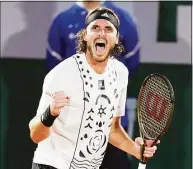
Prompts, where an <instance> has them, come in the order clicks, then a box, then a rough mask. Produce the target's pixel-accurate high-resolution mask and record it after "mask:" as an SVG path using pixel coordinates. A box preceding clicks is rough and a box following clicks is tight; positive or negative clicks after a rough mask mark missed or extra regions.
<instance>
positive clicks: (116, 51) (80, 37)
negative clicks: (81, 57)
mask: <svg viewBox="0 0 193 169" xmlns="http://www.w3.org/2000/svg"><path fill="white" fill-rule="evenodd" d="M96 11H104V12H107V13H110V14H112V15H113V16H114V17H115V18H116V19H117V21H118V25H120V21H119V18H118V16H117V15H116V14H115V12H114V11H113V10H111V9H108V8H105V7H98V8H95V9H94V10H92V11H91V12H90V13H88V15H87V17H86V19H87V18H88V17H89V16H90V15H91V14H93V13H94V12H96ZM85 34H86V29H82V30H81V31H79V32H78V33H77V34H76V36H75V37H76V52H77V53H83V52H84V53H86V50H87V43H86V41H84V36H85ZM122 52H124V46H123V45H122V43H121V37H120V36H119V42H118V44H115V46H114V48H113V49H112V50H111V52H110V56H113V57H115V58H118V57H119V56H120V55H121V53H122Z"/></svg>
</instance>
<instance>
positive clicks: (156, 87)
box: [139, 76, 171, 138]
mask: <svg viewBox="0 0 193 169" xmlns="http://www.w3.org/2000/svg"><path fill="white" fill-rule="evenodd" d="M169 93H170V92H169V89H168V87H167V85H166V83H165V81H164V80H163V79H161V78H159V77H156V76H154V77H151V78H150V79H149V80H148V81H147V83H146V84H145V86H144V87H143V90H142V93H141V98H140V106H139V110H140V112H139V116H140V120H141V123H142V125H143V130H144V132H145V133H144V134H146V137H148V138H155V137H157V136H158V135H160V134H161V133H162V131H163V130H164V128H165V127H166V125H167V122H168V119H169V118H170V109H171V104H170V102H171V98H170V94H169ZM159 98H164V103H165V104H166V105H165V110H164V112H161V111H162V110H161V109H162V104H164V103H163V100H162V101H161V103H160V100H159ZM156 101H157V102H156ZM158 101H159V103H158ZM155 102H156V103H155ZM147 107H148V110H147ZM147 112H148V113H147ZM160 113H162V114H160Z"/></svg>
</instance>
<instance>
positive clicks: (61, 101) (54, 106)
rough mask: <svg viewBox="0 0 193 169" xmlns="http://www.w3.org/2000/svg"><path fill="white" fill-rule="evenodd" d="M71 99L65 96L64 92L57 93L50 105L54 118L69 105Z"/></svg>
mask: <svg viewBox="0 0 193 169" xmlns="http://www.w3.org/2000/svg"><path fill="white" fill-rule="evenodd" d="M69 100H70V98H69V97H68V96H66V95H65V94H64V92H62V91H61V92H56V93H54V94H53V96H52V102H51V104H50V113H51V115H52V116H58V115H59V114H60V110H61V109H62V108H63V107H65V106H66V105H68V104H69Z"/></svg>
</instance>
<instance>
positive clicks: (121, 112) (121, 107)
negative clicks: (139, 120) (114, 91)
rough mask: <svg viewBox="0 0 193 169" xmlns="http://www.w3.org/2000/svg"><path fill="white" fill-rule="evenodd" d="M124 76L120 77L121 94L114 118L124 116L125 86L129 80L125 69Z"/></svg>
mask: <svg viewBox="0 0 193 169" xmlns="http://www.w3.org/2000/svg"><path fill="white" fill-rule="evenodd" d="M124 70H125V71H124V73H123V74H124V76H121V84H120V86H122V87H121V92H120V99H119V103H118V109H117V112H116V114H115V117H119V116H124V115H125V105H126V99H127V85H128V78H129V72H128V70H127V69H126V68H125V69H124Z"/></svg>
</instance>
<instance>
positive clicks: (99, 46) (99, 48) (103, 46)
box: [95, 42, 106, 52]
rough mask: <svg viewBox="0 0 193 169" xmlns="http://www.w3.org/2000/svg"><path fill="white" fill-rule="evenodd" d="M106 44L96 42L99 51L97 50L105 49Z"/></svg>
mask: <svg viewBox="0 0 193 169" xmlns="http://www.w3.org/2000/svg"><path fill="white" fill-rule="evenodd" d="M105 46H106V44H105V43H103V42H97V43H96V44H95V47H96V51H97V52H103V51H104V50H105Z"/></svg>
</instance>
